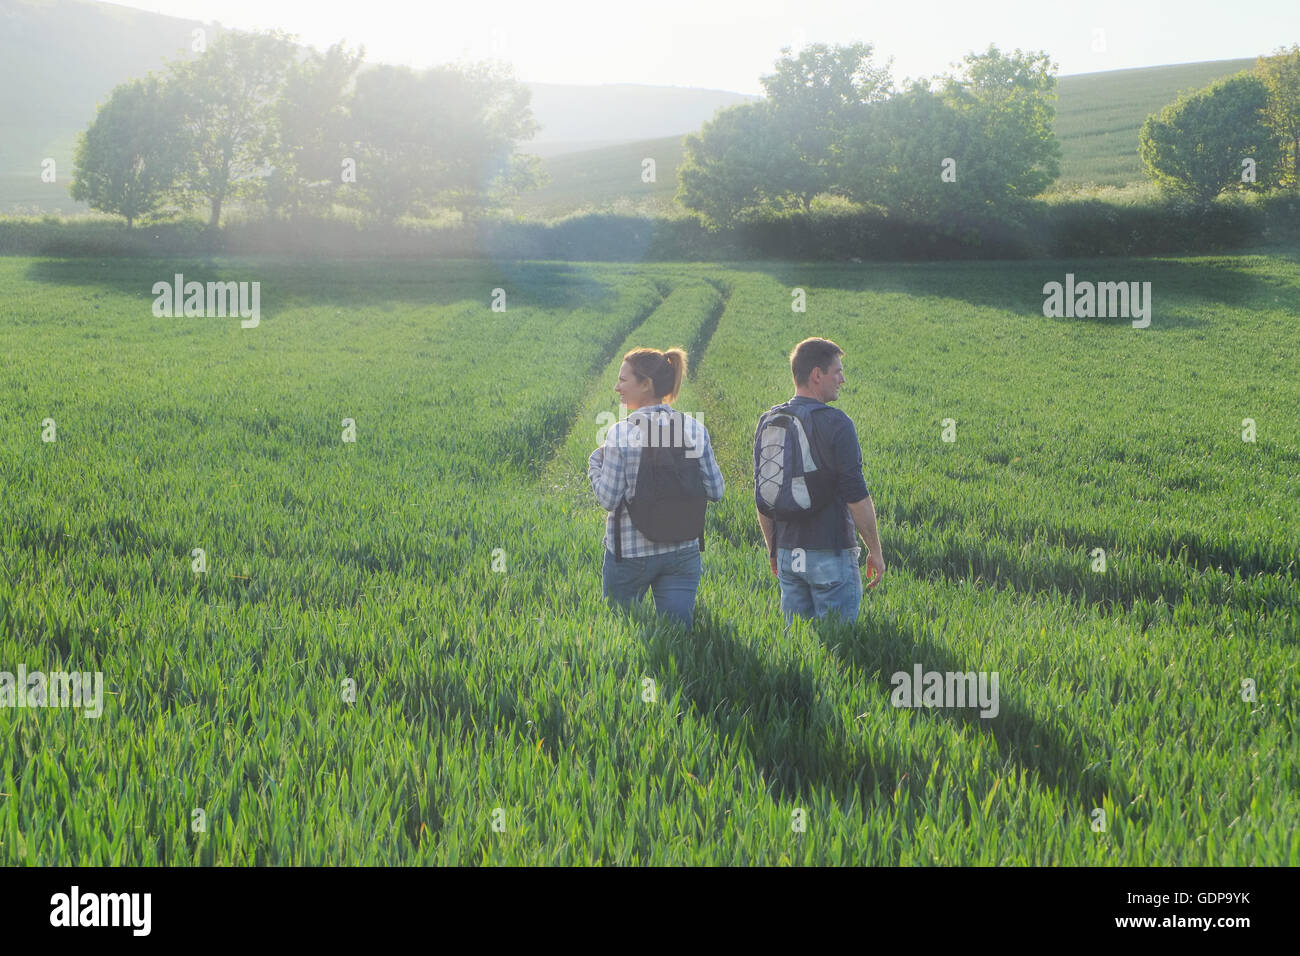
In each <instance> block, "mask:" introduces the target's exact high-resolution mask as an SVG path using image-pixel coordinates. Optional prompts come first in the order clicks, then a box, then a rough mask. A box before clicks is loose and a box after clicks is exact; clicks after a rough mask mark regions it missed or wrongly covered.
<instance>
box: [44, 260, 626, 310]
mask: <svg viewBox="0 0 1300 956" xmlns="http://www.w3.org/2000/svg"><path fill="white" fill-rule="evenodd" d="M177 273H180V274H181V275H183V276H184V281H186V282H190V281H198V282H208V281H214V280H220V281H233V282H240V281H248V282H260V283H262V286H261V290H260V291H261V306H262V312H263V315H264V316H266V315H273V314H274V311H275V310H276V309H277V307H278V308H289V307H293V308H312V307H319V308H321V309H329V308H335V309H348V308H353V309H362V308H368V309H374V308H381V309H382V308H383V307H384V306H385V305H387V304H395V305H396V304H408V305H411V304H413V305H427V306H431V307H441V306H447V305H453V304H456V303H461V302H463V303H464V304H465V305H466V306H475V307H482V308H483V309H484V312H485V316H491V315H492V314H493V313H491V312H490V311H488V309H489V308H490V306H491V304H492V296H493V289H495V288H501V289H503V290H504V291H505V293H506V296H507V298H506V304H507V307H517V306H536V307H539V308H557V309H578V308H587V309H597V310H599V309H608V308H612V307H613V306H614V304H615V303H616V302H617V300H618V298H619V290H618V288H617V286H616V284H614V283H607V282H604V281H600V280H599V279H597V278H595V277H593V276H592V275H591V274H590V270H588V269H585V268H583V267H582V266H581V265H577V264H569V263H563V262H518V263H516V262H491V261H478V260H475V261H469V262H463V261H455V260H451V261H441V262H402V261H392V260H385V261H370V260H364V259H356V260H343V261H327V262H312V261H300V260H292V259H289V260H279V259H253V258H247V257H226V256H220V257H215V258H214V257H184V258H177V259H132V258H116V259H115V258H105V259H38V260H36V261H35V262H33V263H32V264H31V265H30V266H29V267H28V269H27V271H26V278H28V279H30V280H31V281H33V282H42V283H47V284H50V285H59V286H68V287H73V288H79V287H88V286H89V287H95V288H96V289H99V290H102V291H108V292H113V293H117V294H120V295H127V296H135V297H138V298H140V299H141V300H142V301H144V302H145V303H146V305H145V308H146V310H148V309H150V308H151V306H152V303H153V301H154V298H155V296H154V294H153V291H152V290H153V286H154V283H156V282H166V283H169V284H171V283H173V282H174V276H175V275H176V274H177Z"/></svg>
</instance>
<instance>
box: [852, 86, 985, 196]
mask: <svg viewBox="0 0 1300 956" xmlns="http://www.w3.org/2000/svg"><path fill="white" fill-rule="evenodd" d="M983 152H984V144H983V143H982V142H981V131H980V130H979V129H978V128H977V124H976V123H975V121H974V118H973V117H972V115H971V114H969V113H965V112H962V111H959V110H957V109H955V108H954V107H952V106H951V105H949V104H948V103H946V102H945V101H944V100H943V98H942V97H941V96H939V95H938V94H937V93H935V92H934V91H933V90H932V89H931V88H930V86H929V84H928V83H927V82H925V81H918V82H914V83H912V84H911V85H910V86H909V87H908V89H906V90H904V91H903V92H901V93H898V94H896V95H895V96H893V97H891V98H890V99H889V100H888V101H886V102H884V103H880V104H877V105H876V106H875V107H874V108H873V109H872V110H871V112H870V113H869V114H868V115H867V119H866V122H864V123H863V124H862V125H860V126H858V127H857V128H856V129H853V130H851V131H850V132H849V134H848V138H847V139H846V141H845V154H846V156H847V157H848V162H847V163H846V167H847V168H846V172H845V178H844V188H845V191H846V192H847V194H848V195H849V196H850V198H852V199H854V200H856V201H858V202H860V203H863V204H867V205H876V206H881V207H883V208H885V209H886V210H888V211H889V213H890V214H891V215H893V216H897V217H900V218H907V219H918V220H928V221H937V220H940V219H944V220H953V219H955V218H957V217H958V216H960V215H962V214H965V213H967V212H971V211H973V210H974V209H975V208H977V207H982V206H983V205H984V204H985V203H986V201H987V200H988V197H986V196H985V195H984V193H983V192H982V191H981V190H980V189H979V188H977V187H976V186H974V185H972V184H973V183H976V182H978V181H979V180H980V179H981V177H980V176H979V175H977V173H976V170H975V167H976V165H977V164H979V163H980V162H982V161H983V155H982V154H983ZM949 161H958V162H956V163H950V162H949ZM945 171H947V173H948V176H947V178H944V173H945ZM954 179H955V181H952V180H954Z"/></svg>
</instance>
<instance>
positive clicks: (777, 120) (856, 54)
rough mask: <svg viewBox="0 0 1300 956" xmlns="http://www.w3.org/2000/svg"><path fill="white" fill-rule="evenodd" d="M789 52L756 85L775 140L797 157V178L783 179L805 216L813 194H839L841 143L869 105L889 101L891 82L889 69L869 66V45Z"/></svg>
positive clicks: (814, 46)
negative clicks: (762, 93) (766, 107)
mask: <svg viewBox="0 0 1300 956" xmlns="http://www.w3.org/2000/svg"><path fill="white" fill-rule="evenodd" d="M789 50H790V48H789V47H783V48H782V49H781V53H782V57H781V59H780V60H779V61H777V64H776V70H775V72H773V73H770V74H768V75H766V76H763V77H760V82H761V83H762V84H763V89H764V91H765V92H766V93H767V98H768V102H769V103H770V104H771V106H772V113H771V116H772V121H773V123H774V124H775V126H776V130H777V133H776V135H778V136H781V137H784V138H785V139H787V140H788V141H789V142H790V143H791V144H792V145H793V146H794V148H795V150H796V152H797V154H798V157H799V163H800V166H801V171H800V175H799V176H798V177H797V178H796V177H791V176H790V175H789V174H787V176H786V177H785V179H786V180H787V182H788V184H789V189H790V191H791V192H792V193H793V195H794V197H795V198H796V199H797V200H798V201H799V203H800V204H801V205H802V207H803V209H804V210H805V211H807V210H808V209H809V207H810V206H811V204H812V199H813V197H814V196H816V195H817V194H818V193H822V192H839V191H841V190H840V188H839V187H840V184H841V183H842V181H843V179H844V173H845V157H844V142H845V139H846V138H847V136H848V134H849V132H850V131H851V130H854V129H857V128H860V127H861V126H862V125H863V123H864V122H865V118H866V115H867V112H868V108H869V107H870V106H871V105H872V104H874V103H879V102H881V101H883V100H884V99H885V98H886V97H888V95H889V92H890V90H891V89H892V88H893V81H892V80H891V79H890V73H889V70H890V64H886V65H885V66H883V67H877V66H874V65H873V64H872V62H871V58H872V52H873V51H872V46H871V44H869V43H852V44H848V45H837V46H835V47H829V46H827V45H826V44H825V43H814V44H811V45H809V46H808V47H805V48H804V49H803V50H801V51H800V52H799V54H798V55H797V56H793V55H791V54H790V53H789ZM890 63H892V61H890Z"/></svg>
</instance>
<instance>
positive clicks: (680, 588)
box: [603, 547, 704, 629]
mask: <svg viewBox="0 0 1300 956" xmlns="http://www.w3.org/2000/svg"><path fill="white" fill-rule="evenodd" d="M703 570H704V564H703V562H702V561H701V560H700V549H699V548H698V547H690V548H683V549H682V550H680V551H669V552H668V553H667V554H650V555H646V556H645V557H642V558H627V557H625V558H623V560H622V561H615V560H614V555H613V554H612V553H610V551H609V550H608V549H607V550H606V551H605V567H604V575H603V576H604V582H605V597H606V598H608V599H609V600H611V601H613V602H614V603H615V604H620V605H622V606H623V607H629V606H631V604H632V603H633V602H634V601H640V600H641V599H642V598H643V597H645V592H646V591H647V590H648V589H649V590H653V591H654V596H655V610H656V611H657V612H658V613H660V614H666V615H668V616H669V617H673V618H676V619H677V620H680V621H681V622H682V623H683V624H685V625H686V627H687V628H688V629H689V628H690V626H691V624H692V620H693V618H694V611H695V592H696V590H698V589H699V586H700V575H701V573H702V572H703Z"/></svg>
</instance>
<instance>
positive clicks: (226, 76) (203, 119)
mask: <svg viewBox="0 0 1300 956" xmlns="http://www.w3.org/2000/svg"><path fill="white" fill-rule="evenodd" d="M295 56H296V54H295V48H294V46H293V45H292V43H290V41H289V38H288V37H287V36H285V35H284V34H282V33H244V32H242V31H238V30H227V31H224V32H223V33H222V34H221V35H220V36H219V37H217V39H216V40H215V41H214V42H213V43H212V44H211V45H210V46H209V47H208V49H207V52H206V53H204V54H203V55H202V56H199V57H197V58H195V59H193V60H189V61H181V62H177V63H174V64H172V66H171V74H170V82H171V83H172V84H174V85H175V87H176V88H177V89H178V90H179V91H180V93H181V95H183V96H184V97H185V100H186V116H187V118H188V123H187V126H188V129H189V134H190V137H191V141H192V143H193V146H194V150H193V155H192V160H191V163H190V164H189V168H188V169H187V171H186V175H185V177H184V178H183V180H182V183H181V187H180V198H181V200H182V202H184V203H185V204H187V205H196V204H198V203H199V202H206V203H207V204H208V206H209V209H210V216H209V219H208V225H209V226H210V227H211V228H214V229H215V228H216V227H217V226H218V225H220V223H221V211H222V208H223V206H224V205H225V203H226V201H227V200H229V199H231V198H235V197H247V198H252V197H254V196H256V195H257V194H258V193H260V192H261V191H262V190H263V189H264V188H265V186H266V176H265V173H266V169H267V166H268V163H269V159H270V155H271V153H272V150H273V149H274V143H275V128H276V113H277V104H278V101H279V99H280V96H281V93H282V91H283V89H284V86H285V83H286V80H287V77H288V74H289V71H290V68H291V67H292V65H293V63H294V61H295Z"/></svg>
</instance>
